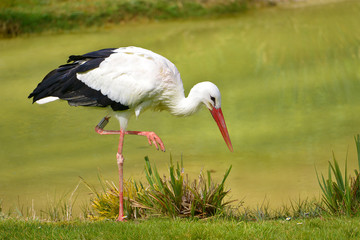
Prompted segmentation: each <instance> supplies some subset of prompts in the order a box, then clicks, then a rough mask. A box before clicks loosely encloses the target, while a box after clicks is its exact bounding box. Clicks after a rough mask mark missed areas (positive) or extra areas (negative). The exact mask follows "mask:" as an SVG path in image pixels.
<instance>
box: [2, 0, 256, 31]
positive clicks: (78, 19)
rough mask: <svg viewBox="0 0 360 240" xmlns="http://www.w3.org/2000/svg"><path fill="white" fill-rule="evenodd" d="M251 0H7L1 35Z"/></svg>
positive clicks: (235, 7)
mask: <svg viewBox="0 0 360 240" xmlns="http://www.w3.org/2000/svg"><path fill="white" fill-rule="evenodd" d="M250 2H251V1H249V0H235V1H228V0H226V1H219V0H215V1H214V0H213V1H200V0H197V1H190V0H171V1H168V0H132V1H130V0H119V1H111V0H96V1H86V0H82V1H60V0H58V1H41V0H22V1H12V0H5V1H2V3H0V36H1V35H2V36H5V37H12V36H17V35H20V34H24V33H33V32H43V31H49V30H69V29H74V28H78V27H79V26H85V27H89V26H101V25H103V24H105V23H120V22H124V21H132V20H134V19H155V20H164V19H178V18H189V17H209V16H219V15H224V14H230V13H236V12H243V11H245V10H246V9H247V8H248V4H249V3H250Z"/></svg>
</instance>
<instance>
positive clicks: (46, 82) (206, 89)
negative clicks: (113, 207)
mask: <svg viewBox="0 0 360 240" xmlns="http://www.w3.org/2000/svg"><path fill="white" fill-rule="evenodd" d="M67 62H68V63H67V64H65V65H61V66H59V67H58V68H57V69H55V70H53V71H51V72H50V73H48V74H47V75H46V76H45V78H44V79H43V80H42V81H41V82H40V83H39V84H38V86H37V87H36V88H35V90H34V91H33V92H32V93H31V94H30V95H29V98H33V102H36V103H39V104H44V103H48V102H52V101H55V100H58V99H62V100H66V101H68V103H69V105H71V106H93V107H94V106H95V107H109V108H111V110H112V111H111V115H113V116H114V117H115V118H117V119H118V120H119V122H120V130H119V131H111V130H104V127H105V125H106V124H107V123H108V121H109V118H110V116H106V117H104V118H103V119H102V120H101V121H100V123H99V124H98V125H97V126H96V127H95V130H96V132H97V133H99V134H105V135H106V134H119V135H120V140H119V147H118V152H117V155H116V157H117V163H118V168H119V178H120V179H119V202H120V206H119V216H118V221H123V219H124V214H123V164H124V157H123V155H122V149H123V142H124V135H125V134H132V135H142V136H146V137H147V139H148V142H149V144H150V145H151V144H154V145H155V147H156V148H157V149H159V147H158V145H160V149H161V150H162V151H165V147H164V144H163V142H162V141H161V139H160V138H159V137H158V136H157V135H156V134H155V133H154V132H143V131H127V130H126V127H127V123H128V120H129V119H130V117H131V116H132V115H135V116H136V117H138V116H139V114H140V113H141V112H142V111H145V110H146V109H153V110H160V111H161V110H167V111H169V112H170V113H171V114H173V115H176V116H188V115H191V114H193V113H195V112H197V111H198V110H199V109H200V108H201V107H202V106H203V105H205V106H206V108H208V109H209V110H210V112H211V114H212V116H213V118H214V120H215V121H216V123H217V125H218V127H219V129H220V131H221V134H222V136H223V138H224V140H225V142H226V144H227V146H228V147H229V149H230V151H233V148H232V144H231V141H230V137H229V133H228V131H227V128H226V124H225V120H224V117H223V114H222V111H221V95H220V91H219V89H218V88H217V87H216V85H215V84H213V83H211V82H201V83H198V84H196V85H195V86H194V87H193V88H192V89H191V90H190V93H189V95H188V97H185V95H184V89H183V84H182V81H181V78H180V73H179V71H178V70H177V68H176V67H175V65H174V64H173V63H172V62H170V61H169V60H168V59H166V58H165V57H163V56H160V55H158V54H156V53H154V52H152V51H149V50H146V49H142V48H138V47H123V48H108V49H102V50H98V51H94V52H90V53H86V54H84V55H72V56H70V57H69V60H68V61H67Z"/></svg>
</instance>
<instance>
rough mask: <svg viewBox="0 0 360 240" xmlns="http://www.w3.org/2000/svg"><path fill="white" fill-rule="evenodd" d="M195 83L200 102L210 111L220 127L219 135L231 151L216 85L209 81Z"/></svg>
mask: <svg viewBox="0 0 360 240" xmlns="http://www.w3.org/2000/svg"><path fill="white" fill-rule="evenodd" d="M197 85H199V86H198V87H197V89H198V91H199V93H198V94H199V97H200V98H201V101H202V103H204V105H205V106H206V107H207V108H208V109H209V110H210V113H211V115H212V116H213V118H214V120H215V122H216V123H217V125H218V127H219V129H220V132H221V135H222V136H223V138H224V140H225V142H226V145H227V146H228V148H229V149H230V151H231V152H232V151H233V147H232V144H231V140H230V136H229V133H228V130H227V128H226V123H225V119H224V116H223V113H222V111H221V94H220V91H219V89H218V87H217V86H216V85H215V84H213V83H211V82H202V83H198V84H197Z"/></svg>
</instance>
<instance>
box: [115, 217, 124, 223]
mask: <svg viewBox="0 0 360 240" xmlns="http://www.w3.org/2000/svg"><path fill="white" fill-rule="evenodd" d="M125 218H126V216H123V217H120V216H119V217H118V218H117V219H116V221H117V222H127V220H126V219H125Z"/></svg>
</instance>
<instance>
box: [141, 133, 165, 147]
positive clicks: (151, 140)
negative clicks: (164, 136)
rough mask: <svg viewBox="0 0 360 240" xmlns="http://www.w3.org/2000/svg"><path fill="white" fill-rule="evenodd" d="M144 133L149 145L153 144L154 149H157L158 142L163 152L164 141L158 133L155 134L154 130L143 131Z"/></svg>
mask: <svg viewBox="0 0 360 240" xmlns="http://www.w3.org/2000/svg"><path fill="white" fill-rule="evenodd" d="M144 135H145V136H146V137H147V139H148V142H149V144H150V145H152V144H154V145H155V147H156V149H157V150H159V146H158V144H159V145H160V149H161V151H163V152H165V146H164V143H163V142H162V141H161V139H160V138H159V137H158V135H156V134H155V133H154V132H145V133H144Z"/></svg>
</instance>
